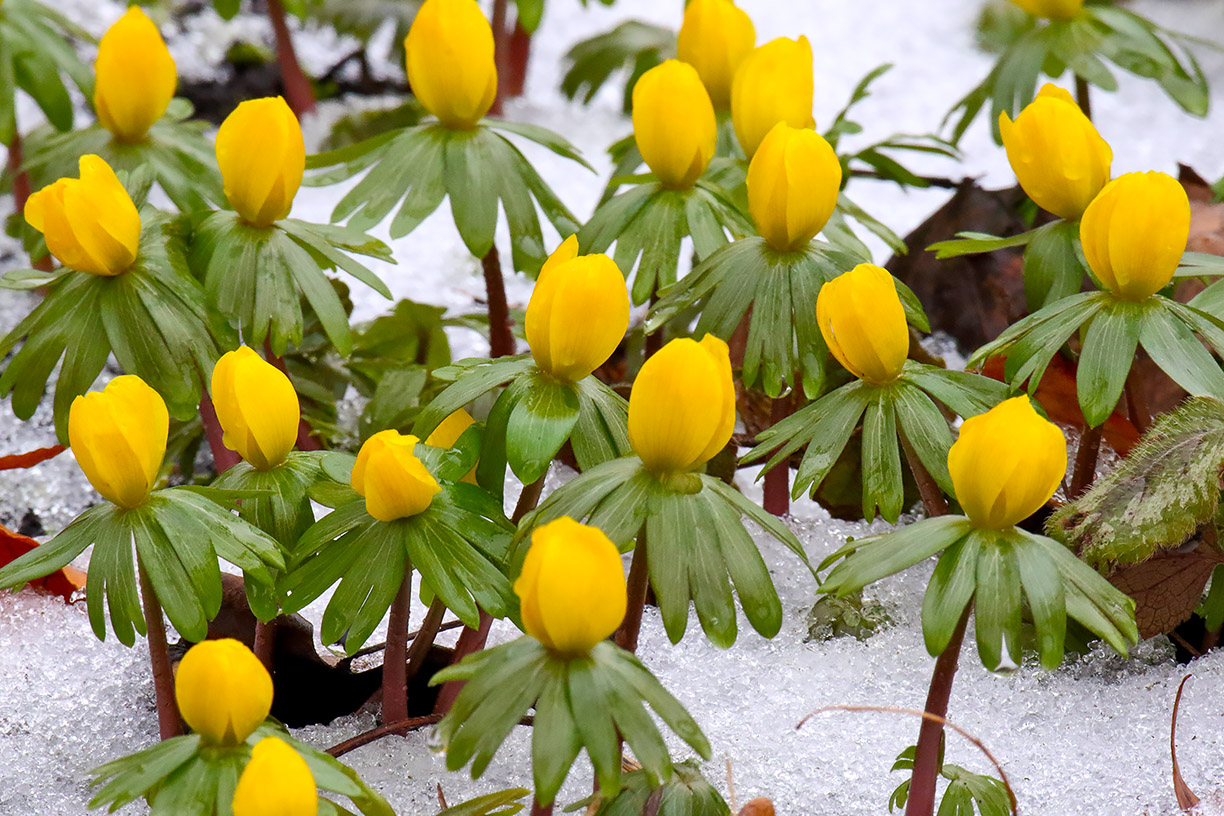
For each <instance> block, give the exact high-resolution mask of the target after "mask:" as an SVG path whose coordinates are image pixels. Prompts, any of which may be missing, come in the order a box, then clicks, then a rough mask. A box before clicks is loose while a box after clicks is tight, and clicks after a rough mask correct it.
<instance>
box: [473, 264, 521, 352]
mask: <svg viewBox="0 0 1224 816" xmlns="http://www.w3.org/2000/svg"><path fill="white" fill-rule="evenodd" d="M480 268H481V269H482V270H483V271H484V279H485V292H486V297H487V299H488V302H489V356H490V357H506V356H509V355H511V354H514V333H513V332H512V331H511V330H510V306H509V304H507V303H506V283H505V281H504V280H503V279H502V270H501V259H500V258H499V257H498V254H497V247H490V248H489V251H488V253H487V254H486V255H485V256H484V257H483V258H481V259H480Z"/></svg>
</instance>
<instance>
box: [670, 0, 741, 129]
mask: <svg viewBox="0 0 1224 816" xmlns="http://www.w3.org/2000/svg"><path fill="white" fill-rule="evenodd" d="M755 43H756V29H754V28H753V27H752V20H750V19H749V18H748V15H747V14H745V13H744V12H743V10H742V9H739V8H736V6H735V3H733V2H731V0H692V2H691V3H689V4H688V7H687V8H685V10H684V24H683V25H681V26H680V36H679V37H678V38H677V39H676V55H677V56H678V57H679V58H680V60H681V61H682V62H687V63H688V64H689V65H691V66H693V67H694V68H696V69H697V74H698V75H699V76H700V77H701V82H702V84H704V85H705V87H706V90H707V91H709V93H710V101H711V102H713V103H714V107H716V108H718V109H720V110H721V109H724V108H727V107H728V106H729V105H730V104H731V80H732V78H734V76H735V69H736V68H739V65H740V63H741V62H743V61H744V57H746V56H748V52H749V51H751V50H752V46H753V45H754V44H755Z"/></svg>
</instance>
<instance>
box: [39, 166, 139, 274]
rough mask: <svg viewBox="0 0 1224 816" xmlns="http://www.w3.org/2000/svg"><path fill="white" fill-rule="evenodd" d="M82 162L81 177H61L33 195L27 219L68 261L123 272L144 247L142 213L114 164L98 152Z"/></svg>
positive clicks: (97, 269) (76, 266)
mask: <svg viewBox="0 0 1224 816" xmlns="http://www.w3.org/2000/svg"><path fill="white" fill-rule="evenodd" d="M79 164H80V176H81V177H80V178H79V179H74V178H63V179H60V180H59V181H57V182H55V183H54V184H51V185H49V186H47V187H44V188H43V189H41V190H39V191H38V192H37V193H35V194H34V195H32V196H30V200H29V201H28V202H27V203H26V213H25V215H26V219H27V220H28V221H29V224H30V226H32V227H34V228H35V229H37V230H39V231H40V232H42V233H43V237H44V238H46V240H47V248H48V249H49V250H50V251H51V254H52V255H54V256H55V257H56V258H58V259H59V260H60V262H61V263H62V264H64V266H67V267H68V268H70V269H75V270H77V271H78V272H87V273H89V274H91V275H108V276H109V275H119V274H122V273H123V272H126V271H127V270H128V269H129V268H130V267H131V266H132V264H133V263H134V262H135V260H136V254H137V252H138V250H139V247H140V213H138V212H137V211H136V205H135V204H133V203H132V199H131V198H130V197H129V196H128V194H127V191H126V190H125V189H124V188H123V185H122V184H120V183H119V179H118V178H117V177H116V176H115V173H114V171H113V170H111V168H110V165H108V164H107V163H106V162H105V161H103V160H102V159H100V158H99V157H97V156H94V155H86V156H82V157H81V159H80V163H79Z"/></svg>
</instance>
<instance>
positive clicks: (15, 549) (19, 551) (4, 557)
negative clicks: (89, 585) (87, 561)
mask: <svg viewBox="0 0 1224 816" xmlns="http://www.w3.org/2000/svg"><path fill="white" fill-rule="evenodd" d="M37 546H38V542H37V541H36V540H34V539H32V538H30V537H29V536H23V535H22V534H21V533H14V532H13V531H12V530H9V529H8V528H6V527H0V567H3V566H4V565H5V564H7V563H9V562H10V561H12V560H14V559H16V558H18V557H20V556H23V555H25V554H26V553H28V552H29V551H30V550H32V549H34V548H35V547H37ZM27 586H29V587H30V588H31V589H34V590H37V591H39V592H46V593H48V594H51V595H58V596H60V597H61V598H63V599H64V600H65V601H71V600H72V596H73V594H74V593H75V592H76V591H77V590H79V589H81V588H82V587H84V586H85V573H84V572H82V571H81V570H79V569H74V568H73V567H64V568H63V569H61V570H56V571H55V572H53V573H51V574H50V575H48V576H47V577H45V578H38V579H37V580H34V581H31V582H30V583H29V584H28V585H27Z"/></svg>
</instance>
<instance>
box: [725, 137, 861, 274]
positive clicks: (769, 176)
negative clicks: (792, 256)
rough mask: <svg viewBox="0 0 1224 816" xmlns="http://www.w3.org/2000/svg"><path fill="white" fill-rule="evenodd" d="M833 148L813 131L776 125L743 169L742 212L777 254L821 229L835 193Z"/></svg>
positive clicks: (837, 172)
mask: <svg viewBox="0 0 1224 816" xmlns="http://www.w3.org/2000/svg"><path fill="white" fill-rule="evenodd" d="M841 180H842V168H841V163H840V162H839V161H838V160H837V154H836V153H834V152H833V148H832V147H830V146H829V143H828V142H826V141H825V140H824V137H823V136H821V135H820V134H819V133H817V132H816V131H814V130H808V129H805V128H794V127H791V126H790V125H788V124H786V123H785V122H779V123H778V124H776V125H774V126H773V129H772V130H770V131H769V135H767V136H766V137H765V139H764V141H762V142H761V146H760V148H759V149H758V150H757V152H756V155H754V156H753V157H752V162H751V163H750V164H749V165H748V210H749V212H751V213H752V219H753V220H754V221H756V225H757V232H759V233H760V234H761V237H763V238H764V239H765V240H766V242H768V244H769V245H770V246H771V247H773V248H774V249H776V250H778V251H779V252H794V251H795V250H799V249H802V248H803V247H805V246H807V244H808V241H811V240H812V238H813V237H815V235H816V233H818V232H820V231H821V230H822V229H824V225H825V224H827V223H828V221H829V217H830V216H831V215H833V209H834V208H835V207H836V206H837V194H838V191H839V190H840V189H841Z"/></svg>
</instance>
